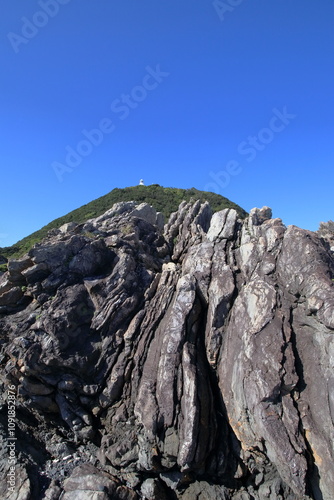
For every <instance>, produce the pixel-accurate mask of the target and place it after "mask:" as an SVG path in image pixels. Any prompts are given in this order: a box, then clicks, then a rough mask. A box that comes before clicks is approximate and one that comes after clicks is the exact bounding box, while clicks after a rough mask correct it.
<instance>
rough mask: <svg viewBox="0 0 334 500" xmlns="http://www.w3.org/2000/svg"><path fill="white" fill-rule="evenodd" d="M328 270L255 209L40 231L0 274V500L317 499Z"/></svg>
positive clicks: (134, 217) (332, 330)
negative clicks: (11, 452) (242, 215)
mask: <svg viewBox="0 0 334 500" xmlns="http://www.w3.org/2000/svg"><path fill="white" fill-rule="evenodd" d="M333 278H334V260H333V253H332V251H331V249H330V246H329V245H328V244H327V243H326V241H325V240H324V239H321V238H319V237H318V236H317V235H316V234H315V233H312V232H309V231H306V230H302V229H299V228H297V227H295V226H289V227H288V228H286V227H285V226H284V225H283V224H282V222H281V220H280V219H272V218H271V210H270V209H269V208H268V207H264V208H262V209H253V210H252V211H251V212H250V215H249V217H248V218H247V219H246V220H244V221H241V220H239V219H238V214H237V212H236V211H235V210H233V209H226V210H223V211H221V212H217V213H215V214H213V215H212V211H211V209H210V207H209V205H208V204H207V203H202V204H201V203H200V202H196V203H194V204H192V203H185V202H183V203H182V204H181V205H180V207H179V210H178V212H176V213H174V214H172V216H171V217H170V219H169V222H168V223H167V224H166V225H165V226H163V223H162V218H161V215H160V214H156V212H155V210H154V209H153V208H152V207H150V206H149V205H144V204H142V205H139V206H136V205H135V204H134V203H120V204H117V205H115V206H114V207H113V208H112V209H111V210H109V211H108V212H107V213H106V214H104V215H103V216H100V217H98V218H96V219H91V220H89V221H87V222H86V223H85V224H81V225H76V224H74V223H71V224H67V225H65V226H63V227H61V228H60V229H58V230H52V231H51V232H50V233H49V235H48V237H47V238H46V239H45V240H43V241H42V243H39V244H37V245H36V246H35V247H34V248H33V249H32V250H31V251H30V252H29V254H28V255H26V256H25V257H23V258H22V259H19V260H16V261H14V260H13V261H10V262H9V264H8V271H7V272H5V273H3V274H2V275H1V276H0V335H1V337H0V342H1V357H0V362H1V372H0V383H1V392H2V399H1V420H0V426H1V427H2V435H3V437H4V439H3V442H2V448H1V474H2V481H1V485H0V496H1V498H6V499H9V498H13V499H27V500H28V499H30V498H31V499H39V498H40V499H42V498H45V499H58V498H62V499H66V500H68V499H73V500H74V499H81V498H82V499H92V498H94V499H108V498H113V499H123V500H128V499H129V500H135V499H141V498H142V499H149V500H154V499H162V500H163V499H182V500H185V499H189V500H190V499H197V500H204V499H209V498H210V499H213V500H215V499H227V500H228V499H233V500H253V499H255V500H265V499H269V500H292V499H315V500H332V499H333V498H334V468H333V459H334V456H333V455H334V452H333V442H334V425H333V424H334V374H333V373H334V372H333V367H334V366H333V365H334V336H333V334H334V294H333ZM10 394H11V395H12V396H11V397H12V398H13V394H14V397H15V437H16V438H17V440H16V441H15V458H16V468H15V488H14V489H12V490H11V489H10V483H9V477H10V464H9V460H8V449H9V448H8V444H9V443H12V442H14V441H11V440H10V434H9V428H8V419H7V417H8V409H9V407H11V404H10V403H11V397H10V396H9V395H10ZM12 430H13V428H12Z"/></svg>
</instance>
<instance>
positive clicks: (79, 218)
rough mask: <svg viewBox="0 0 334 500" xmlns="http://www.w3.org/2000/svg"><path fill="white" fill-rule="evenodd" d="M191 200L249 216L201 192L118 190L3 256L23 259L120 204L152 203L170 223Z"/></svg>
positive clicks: (155, 186)
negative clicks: (51, 236)
mask: <svg viewBox="0 0 334 500" xmlns="http://www.w3.org/2000/svg"><path fill="white" fill-rule="evenodd" d="M191 199H193V200H201V201H206V200H207V201H208V202H209V203H210V206H211V208H212V210H213V211H214V212H217V211H219V210H223V209H224V208H234V209H235V210H237V212H238V213H239V215H240V217H241V218H244V217H246V215H247V213H246V212H245V210H244V209H243V208H241V207H239V205H236V204H235V203H233V202H231V201H230V200H228V199H227V198H225V197H224V196H221V195H219V194H215V193H210V192H206V191H198V190H197V189H195V188H191V189H178V188H164V187H162V186H159V185H158V184H151V185H150V186H133V187H127V188H124V189H118V188H116V189H113V190H112V191H110V193H108V194H106V195H105V196H101V197H100V198H97V199H96V200H93V201H91V202H90V203H87V204H86V205H83V206H82V207H80V208H77V209H76V210H73V211H72V212H70V213H68V214H67V215H64V216H63V217H59V218H58V219H55V220H54V221H52V222H50V223H49V224H47V225H46V226H44V227H42V229H40V230H39V231H36V232H34V233H32V234H31V235H29V236H27V237H25V238H23V239H22V240H20V241H18V242H17V243H16V244H15V245H13V246H11V247H4V248H0V255H3V256H5V257H7V258H14V257H15V258H17V257H20V256H22V255H24V254H25V253H26V252H28V250H30V248H32V247H33V245H35V244H36V243H38V242H40V241H41V240H42V239H43V238H44V237H45V236H46V235H47V233H48V231H50V229H54V228H58V227H60V226H62V225H63V224H65V223H67V222H76V223H78V224H80V223H82V222H85V221H86V220H87V219H91V218H93V217H98V216H99V215H101V214H103V213H104V212H105V211H106V210H108V209H109V208H111V207H112V205H113V204H114V203H117V202H120V201H135V202H138V203H143V202H145V203H149V204H150V205H152V206H153V207H154V208H155V209H156V210H157V211H158V212H162V213H163V214H164V216H165V218H166V220H167V219H168V217H169V216H170V214H171V213H172V212H175V211H176V210H177V208H178V206H179V204H180V203H181V202H182V201H183V200H186V201H190V200H191Z"/></svg>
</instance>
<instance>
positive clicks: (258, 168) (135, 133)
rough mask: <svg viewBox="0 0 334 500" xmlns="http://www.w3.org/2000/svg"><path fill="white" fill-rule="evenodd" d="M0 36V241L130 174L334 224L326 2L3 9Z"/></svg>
mask: <svg viewBox="0 0 334 500" xmlns="http://www.w3.org/2000/svg"><path fill="white" fill-rule="evenodd" d="M237 4H238V5H237ZM231 5H234V6H231ZM0 33H1V39H2V42H1V44H0V54H1V79H0V81H1V92H0V99H1V114H0V124H1V125H0V127H1V138H0V155H1V164H2V186H1V187H2V189H1V204H0V213H1V219H0V238H1V239H0V246H7V245H11V244H13V243H15V242H16V241H17V240H18V239H20V238H22V237H24V236H26V235H28V234H30V233H31V232H33V231H35V230H37V229H39V228H40V227H42V226H43V225H45V224H47V223H48V222H50V221H51V220H53V219H54V218H56V217H60V216H62V215H64V214H66V213H68V212H69V211H71V210H73V209H75V208H78V207H79V206H81V205H83V204H85V203H88V202H89V201H91V200H93V199H95V198H98V197H99V196H102V195H103V194H106V193H107V192H109V191H111V190H112V189H113V188H115V187H125V186H132V185H136V184H138V182H139V179H140V178H143V179H144V181H145V184H153V183H156V184H160V185H163V186H173V187H181V188H190V187H195V188H197V189H206V190H213V191H216V192H218V193H220V194H222V195H224V196H226V197H228V198H230V199H231V200H233V201H234V202H236V203H238V204H240V205H241V206H242V207H244V208H245V209H246V210H248V211H249V210H250V209H251V208H252V207H255V206H257V207H261V206H263V205H269V206H271V207H272V209H273V214H274V216H275V217H281V218H282V219H283V221H284V223H285V224H295V225H298V226H300V227H303V228H306V229H311V230H316V229H317V228H318V225H319V222H320V221H326V220H329V219H334V207H333V184H334V182H333V181H334V152H333V140H334V122H333V114H334V106H333V104H334V102H333V101H334V98H333V89H334V69H333V60H334V58H333V56H334V3H333V0H323V1H322V2H319V1H318V0H317V1H316V0H294V1H288V0H285V1H283V0H270V1H268V0H254V1H250V0H248V1H247V0H240V1H237V0H233V1H232V0H226V2H224V1H220V2H216V3H214V2H212V1H211V0H210V1H203V0H202V1H194V0H159V1H157V0H141V1H140V2H138V0H122V1H120V0H118V1H117V0H113V1H107V0H99V1H95V2H92V1H82V0H81V1H80V0H38V1H35V0H15V1H13V0H3V1H2V15H1V18H0ZM97 128H99V129H100V132H96V130H95V131H94V132H92V131H93V130H94V129H97ZM73 151H76V153H74V152H73Z"/></svg>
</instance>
